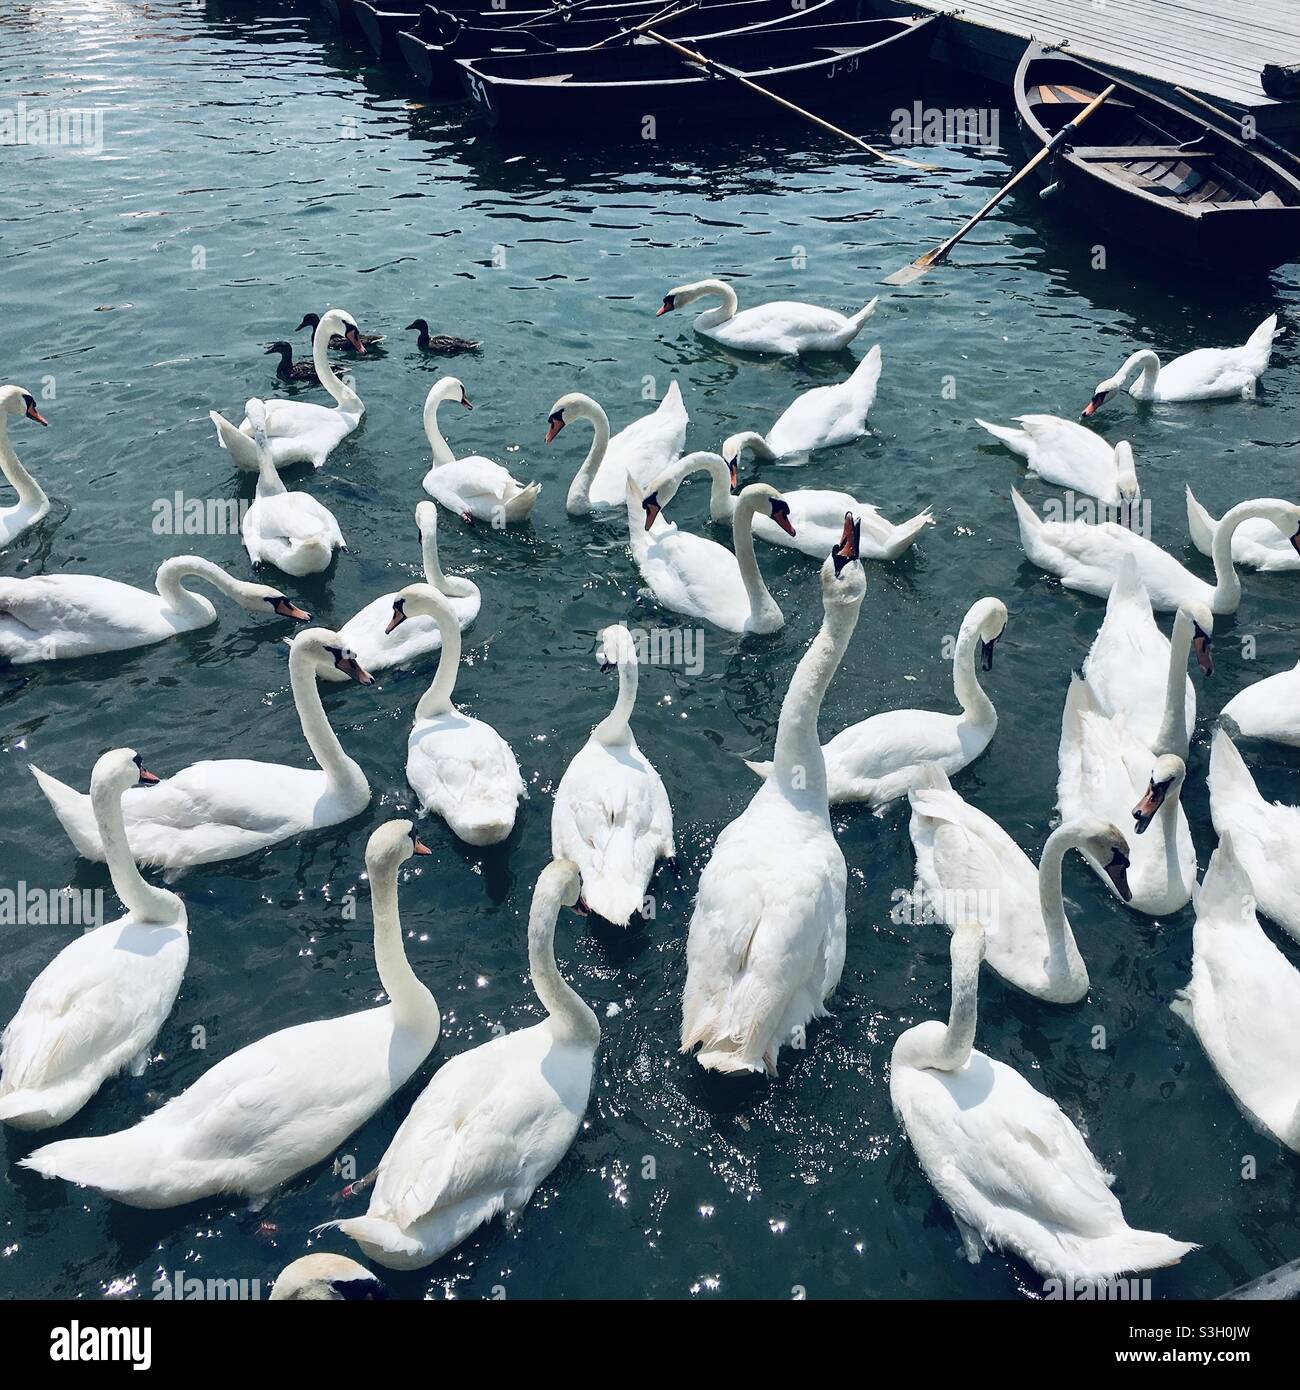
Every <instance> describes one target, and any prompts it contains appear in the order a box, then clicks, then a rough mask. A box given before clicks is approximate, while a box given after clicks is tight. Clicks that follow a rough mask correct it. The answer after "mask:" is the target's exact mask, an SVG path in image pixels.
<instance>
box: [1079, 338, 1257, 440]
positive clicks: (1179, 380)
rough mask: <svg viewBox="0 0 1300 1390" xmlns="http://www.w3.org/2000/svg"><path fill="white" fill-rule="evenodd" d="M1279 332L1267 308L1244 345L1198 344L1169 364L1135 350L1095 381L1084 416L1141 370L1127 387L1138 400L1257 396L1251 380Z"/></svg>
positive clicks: (1209, 399) (1250, 397)
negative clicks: (1118, 366)
mask: <svg viewBox="0 0 1300 1390" xmlns="http://www.w3.org/2000/svg"><path fill="white" fill-rule="evenodd" d="M1276 334H1277V315H1276V314H1270V315H1269V316H1268V318H1266V319H1265V320H1264V322H1263V323H1261V324H1260V325H1259V327H1258V328H1257V329H1255V331H1254V332H1253V333H1252V334H1251V335H1250V337H1249V338H1247V339H1246V342H1245V345H1244V346H1242V347H1232V348H1197V349H1196V350H1195V351H1194V352H1186V353H1184V354H1183V355H1182V356H1181V357H1175V358H1174V360H1173V361H1172V362H1170V363H1169V365H1168V366H1167V367H1162V366H1161V365H1160V358H1159V357H1157V356H1156V354H1155V353H1154V352H1152V351H1151V349H1150V348H1143V349H1142V350H1141V351H1139V352H1135V353H1134V354H1133V355H1132V356H1131V357H1130V358H1129V359H1128V360H1127V361H1126V362H1125V363H1124V365H1123V366H1122V367H1121V368H1120V369H1119V371H1117V372H1116V373H1115V375H1114V376H1112V377H1108V378H1107V379H1106V380H1105V381H1102V382H1099V383H1098V384H1097V389H1096V390H1095V391H1094V392H1093V395H1092V399H1091V400H1090V401H1089V402H1088V404H1087V405H1085V406H1084V408H1083V415H1084V418H1086V417H1087V416H1089V415H1093V414H1095V413H1096V411H1097V410H1098V409H1099V408H1100V406H1101V404H1102V402H1103V401H1105V400H1106V398H1107V397H1108V396H1109V395H1111V394H1112V392H1115V391H1118V390H1120V389H1121V388H1122V387H1123V386H1124V385H1125V384H1126V383H1127V382H1128V380H1129V378H1130V377H1131V376H1132V375H1133V373H1134V372H1137V371H1138V370H1139V369H1141V370H1140V375H1139V376H1138V378H1137V380H1136V381H1134V382H1133V384H1132V385H1131V386H1129V388H1128V393H1129V395H1130V396H1132V397H1133V399H1134V400H1138V401H1212V400H1227V399H1229V398H1233V397H1235V398H1237V399H1240V400H1245V401H1250V400H1254V399H1255V383H1256V382H1257V381H1258V380H1259V378H1260V377H1261V376H1263V375H1264V372H1265V369H1266V368H1267V367H1268V359H1269V355H1270V353H1271V352H1272V351H1273V339H1274V337H1275V336H1276Z"/></svg>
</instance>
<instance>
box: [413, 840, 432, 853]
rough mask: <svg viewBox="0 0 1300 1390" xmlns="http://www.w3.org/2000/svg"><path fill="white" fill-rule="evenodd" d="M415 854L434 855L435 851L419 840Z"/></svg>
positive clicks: (416, 843)
mask: <svg viewBox="0 0 1300 1390" xmlns="http://www.w3.org/2000/svg"><path fill="white" fill-rule="evenodd" d="M415 852H416V854H432V853H433V851H432V850H431V849H430V848H429V846H428V845H425V844H421V843H420V841H419V840H417V841H416V842H415Z"/></svg>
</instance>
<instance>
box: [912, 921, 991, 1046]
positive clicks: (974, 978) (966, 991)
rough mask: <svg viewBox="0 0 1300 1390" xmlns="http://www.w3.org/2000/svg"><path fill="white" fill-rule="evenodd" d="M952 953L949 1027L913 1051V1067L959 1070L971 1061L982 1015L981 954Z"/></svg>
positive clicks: (967, 952) (974, 952)
mask: <svg viewBox="0 0 1300 1390" xmlns="http://www.w3.org/2000/svg"><path fill="white" fill-rule="evenodd" d="M959 930H960V928H959ZM953 956H954V959H953V963H952V1002H951V1004H950V1005H949V1006H948V1026H947V1027H946V1028H945V1029H944V1030H943V1034H942V1036H941V1037H940V1038H939V1039H937V1040H936V1042H935V1043H933V1044H930V1045H928V1046H927V1045H925V1044H921V1045H919V1046H917V1047H916V1048H915V1049H914V1050H913V1052H912V1054H911V1055H910V1056H909V1057H908V1058H907V1062H908V1064H909V1065H911V1066H914V1067H920V1068H923V1069H927V1070H928V1069H933V1070H935V1071H960V1070H961V1069H962V1067H964V1066H965V1065H966V1063H967V1062H968V1061H969V1060H970V1054H971V1051H972V1049H973V1048H974V1046H975V1025H976V1023H977V1021H978V1018H979V975H980V960H981V953H980V952H978V951H974V950H960V949H956V950H954V951H953ZM922 1026H925V1025H922ZM918 1042H919V1040H918ZM927 1042H928V1039H927Z"/></svg>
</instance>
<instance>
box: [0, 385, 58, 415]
mask: <svg viewBox="0 0 1300 1390" xmlns="http://www.w3.org/2000/svg"><path fill="white" fill-rule="evenodd" d="M0 414H3V415H25V416H26V417H27V418H28V419H29V420H35V421H36V423H37V424H38V425H48V424H49V423H50V422H49V421H48V420H47V419H46V418H45V416H44V415H42V414H41V412H40V411H39V410H37V409H36V397H35V396H33V395H32V393H31V392H30V391H24V390H23V388H22V387H21V386H0Z"/></svg>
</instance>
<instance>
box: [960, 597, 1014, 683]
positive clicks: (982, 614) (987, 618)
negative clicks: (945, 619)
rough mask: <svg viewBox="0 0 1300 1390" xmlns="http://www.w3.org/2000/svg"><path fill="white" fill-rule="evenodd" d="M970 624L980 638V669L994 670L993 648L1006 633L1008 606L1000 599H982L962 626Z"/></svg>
mask: <svg viewBox="0 0 1300 1390" xmlns="http://www.w3.org/2000/svg"><path fill="white" fill-rule="evenodd" d="M966 624H970V625H971V626H973V627H974V629H975V635H976V636H977V637H978V638H979V650H980V669H981V670H983V671H991V670H992V669H993V648H994V645H995V644H996V642H997V640H998V638H999V637H1001V636H1002V634H1003V633H1004V632H1005V631H1006V627H1007V606H1006V604H1005V603H1003V602H1002V600H1001V599H1000V598H982V599H980V600H979V602H978V603H975V604H972V605H971V609H970V612H969V613H967V614H966V621H965V623H963V624H962V626H963V627H964V626H966Z"/></svg>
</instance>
